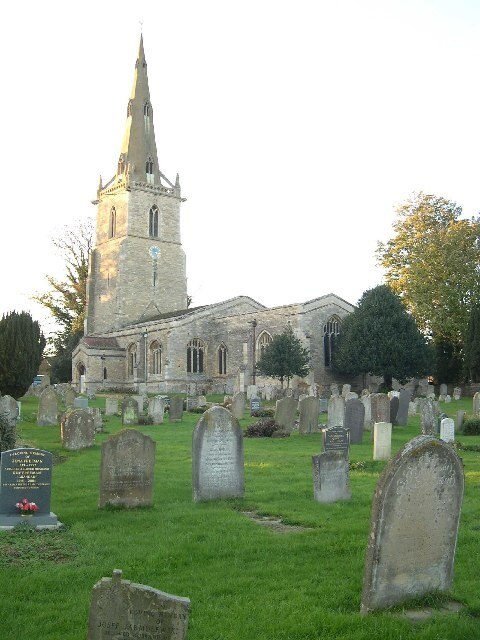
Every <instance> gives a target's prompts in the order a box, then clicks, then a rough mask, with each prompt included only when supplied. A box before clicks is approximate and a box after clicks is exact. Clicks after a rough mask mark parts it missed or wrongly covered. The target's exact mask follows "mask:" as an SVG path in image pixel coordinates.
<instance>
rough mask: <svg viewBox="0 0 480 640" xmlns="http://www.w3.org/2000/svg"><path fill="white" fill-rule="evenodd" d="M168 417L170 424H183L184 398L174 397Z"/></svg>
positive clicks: (171, 399) (171, 400)
mask: <svg viewBox="0 0 480 640" xmlns="http://www.w3.org/2000/svg"><path fill="white" fill-rule="evenodd" d="M168 416H169V420H170V422H181V421H182V418H183V398H181V397H180V396H172V398H170V405H169V407H168Z"/></svg>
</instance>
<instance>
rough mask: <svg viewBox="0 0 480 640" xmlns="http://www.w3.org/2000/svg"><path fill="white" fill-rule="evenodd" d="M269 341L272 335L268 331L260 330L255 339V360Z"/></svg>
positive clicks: (260, 355) (259, 356)
mask: <svg viewBox="0 0 480 640" xmlns="http://www.w3.org/2000/svg"><path fill="white" fill-rule="evenodd" d="M271 342H272V336H271V335H270V334H269V333H268V331H262V333H261V334H260V335H259V336H258V339H257V349H256V352H257V360H258V359H260V358H261V357H262V355H263V352H264V351H265V349H266V348H267V347H268V345H269V344H270V343H271Z"/></svg>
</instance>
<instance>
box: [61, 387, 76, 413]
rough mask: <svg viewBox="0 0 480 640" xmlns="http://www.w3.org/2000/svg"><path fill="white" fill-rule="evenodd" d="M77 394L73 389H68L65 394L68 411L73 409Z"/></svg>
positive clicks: (64, 398) (64, 401)
mask: <svg viewBox="0 0 480 640" xmlns="http://www.w3.org/2000/svg"><path fill="white" fill-rule="evenodd" d="M76 397H77V394H76V393H75V389H72V387H67V388H66V389H65V393H64V394H63V403H64V404H65V407H66V408H67V409H73V403H74V402H75V398H76Z"/></svg>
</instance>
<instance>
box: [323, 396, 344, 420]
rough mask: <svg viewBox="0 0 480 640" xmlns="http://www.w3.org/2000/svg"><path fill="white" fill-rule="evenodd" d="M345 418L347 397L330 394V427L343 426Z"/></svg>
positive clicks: (328, 416)
mask: <svg viewBox="0 0 480 640" xmlns="http://www.w3.org/2000/svg"><path fill="white" fill-rule="evenodd" d="M344 420H345V399H344V397H343V396H330V398H329V400H328V415H327V426H328V427H343V424H344Z"/></svg>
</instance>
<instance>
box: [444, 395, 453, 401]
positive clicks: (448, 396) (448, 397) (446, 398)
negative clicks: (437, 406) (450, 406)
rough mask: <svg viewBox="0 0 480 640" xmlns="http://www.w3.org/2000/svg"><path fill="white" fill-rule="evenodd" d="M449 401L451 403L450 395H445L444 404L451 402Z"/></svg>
mask: <svg viewBox="0 0 480 640" xmlns="http://www.w3.org/2000/svg"><path fill="white" fill-rule="evenodd" d="M451 401H452V396H450V395H449V394H448V393H447V395H446V396H445V402H447V403H448V402H451Z"/></svg>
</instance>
